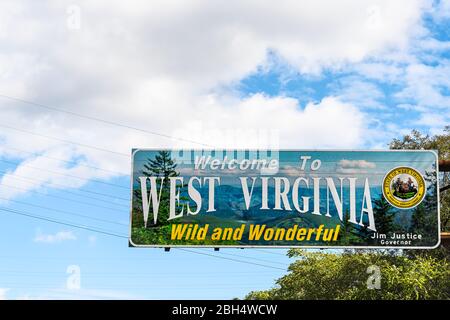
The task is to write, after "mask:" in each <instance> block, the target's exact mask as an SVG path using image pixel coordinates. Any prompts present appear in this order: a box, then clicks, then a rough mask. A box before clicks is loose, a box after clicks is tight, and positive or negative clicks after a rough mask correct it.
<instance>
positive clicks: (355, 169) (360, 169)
mask: <svg viewBox="0 0 450 320" xmlns="http://www.w3.org/2000/svg"><path fill="white" fill-rule="evenodd" d="M376 166H377V165H376V163H374V162H370V161H367V160H349V159H342V160H340V161H339V162H338V164H337V168H336V172H338V173H343V174H358V173H359V174H361V173H366V172H367V169H375V168H376Z"/></svg>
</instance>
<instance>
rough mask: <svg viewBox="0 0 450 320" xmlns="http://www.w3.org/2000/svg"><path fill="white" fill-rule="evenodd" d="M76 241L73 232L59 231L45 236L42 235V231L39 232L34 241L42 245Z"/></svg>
mask: <svg viewBox="0 0 450 320" xmlns="http://www.w3.org/2000/svg"><path fill="white" fill-rule="evenodd" d="M76 239H77V237H76V236H75V234H74V233H73V232H72V231H59V232H57V233H55V234H44V233H41V231H38V233H37V234H36V236H35V237H34V240H33V241H34V242H41V243H59V242H63V241H68V240H76Z"/></svg>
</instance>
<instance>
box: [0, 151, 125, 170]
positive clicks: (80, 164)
mask: <svg viewBox="0 0 450 320" xmlns="http://www.w3.org/2000/svg"><path fill="white" fill-rule="evenodd" d="M8 149H11V150H16V151H19V152H23V153H27V154H30V155H33V156H36V155H38V156H39V157H42V158H46V159H51V160H55V161H60V162H64V163H67V164H69V165H78V166H80V167H86V168H90V169H95V170H99V171H105V172H110V173H114V174H117V175H126V174H125V173H123V172H120V171H115V170H109V169H105V168H100V167H96V166H91V165H88V164H84V163H79V162H78V161H70V160H65V159H60V158H55V157H50V156H46V155H43V154H36V152H31V151H27V150H23V149H19V148H17V147H11V146H8Z"/></svg>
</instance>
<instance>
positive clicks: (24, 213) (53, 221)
mask: <svg viewBox="0 0 450 320" xmlns="http://www.w3.org/2000/svg"><path fill="white" fill-rule="evenodd" d="M0 211H4V212H8V213H13V214H17V215H21V216H25V217H29V218H33V219H37V220H43V221H48V222H52V223H56V224H61V225H65V226H68V227H73V228H77V229H83V230H87V231H92V232H97V233H101V234H104V235H108V236H113V237H117V238H126V239H128V237H127V236H124V235H120V234H116V233H113V232H110V231H103V230H100V229H95V228H93V227H91V226H83V225H78V224H73V223H69V222H64V221H60V220H54V219H51V218H48V217H43V216H38V215H34V214H31V213H28V212H23V211H18V210H13V209H8V208H5V207H0Z"/></svg>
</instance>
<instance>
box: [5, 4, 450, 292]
mask: <svg viewBox="0 0 450 320" xmlns="http://www.w3.org/2000/svg"><path fill="white" fill-rule="evenodd" d="M449 30H450V1H448V0H445V1H421V0H403V1H402V0H398V1H377V0H373V1H360V0H354V1H350V0H348V1H339V2H338V1H314V3H312V2H306V1H304V2H302V1H276V2H264V3H261V2H260V1H214V2H211V1H174V2H170V3H167V1H151V2H150V3H149V2H148V1H138V0H133V1H131V2H130V1H129V2H123V1H121V2H119V1H95V3H94V2H92V1H39V2H36V1H2V2H1V4H0V48H1V49H0V114H1V117H0V159H1V160H2V163H1V164H0V205H2V206H3V207H7V208H19V209H22V207H18V205H19V204H18V202H17V201H22V202H24V201H26V202H28V203H33V204H34V205H36V204H37V205H40V206H41V207H42V206H52V207H53V208H61V207H63V208H65V209H73V210H75V211H77V210H78V211H77V212H79V213H81V214H84V215H87V214H89V212H91V211H89V210H92V208H91V209H88V208H87V207H82V206H81V205H80V204H79V203H78V204H76V203H75V202H67V201H64V200H62V199H60V198H56V197H63V196H65V197H66V198H70V197H72V196H74V195H76V194H79V198H78V200H79V201H91V200H94V201H95V202H96V203H97V207H96V213H97V216H96V217H98V218H101V219H103V218H104V219H110V217H111V214H110V213H109V211H106V210H107V209H106V208H105V207H108V208H110V207H114V209H116V211H119V212H122V211H123V212H126V214H125V213H124V214H123V215H122V216H121V217H120V218H117V219H116V216H114V219H115V220H114V221H115V222H116V223H122V224H123V226H121V227H117V228H118V229H115V230H118V231H123V232H125V233H126V228H127V227H126V224H127V214H128V213H127V202H126V199H127V197H128V196H129V195H128V193H127V190H126V188H127V186H128V184H129V182H128V179H129V171H130V157H129V154H130V150H131V148H133V147H144V148H152V147H169V148H170V147H181V146H182V147H202V146H204V145H209V146H215V147H230V148H231V147H232V148H244V147H253V148H254V147H271V146H279V147H282V148H328V149H330V148H346V149H349V148H357V149H358V148H359V149H385V148H386V147H387V143H388V142H389V141H390V140H391V139H392V138H394V137H400V136H401V135H403V134H405V133H408V132H410V130H411V129H413V128H416V129H420V130H421V131H423V132H427V133H430V134H435V133H439V132H441V131H442V129H443V128H444V126H445V125H448V124H449V123H450V77H449V75H450V60H449V59H450V55H449V52H450V51H449V49H450V41H449V38H450V34H449V33H450V31H449ZM23 100H24V101H23ZM33 103H34V104H33ZM39 105H40V106H39ZM56 109H58V110H62V111H63V112H61V111H58V110H56ZM94 118H95V119H94ZM96 119H97V120H96ZM98 119H100V120H103V121H99V120H98ZM117 124H120V125H117ZM40 169H41V170H40ZM118 185H120V186H121V187H117V186H118ZM86 190H87V191H88V192H86ZM67 191H69V192H72V194H68V193H65V192H67ZM92 192H97V193H103V194H108V195H110V196H109V197H107V196H100V195H98V194H97V195H96V196H95V197H97V200H96V199H90V198H87V197H88V196H90V197H93V194H94V193H92ZM81 195H84V197H82V196H81ZM51 196H53V198H50V197H51ZM51 199H53V200H51ZM86 199H89V200H86ZM98 199H102V200H103V201H102V200H98ZM13 201H16V202H13ZM79 206H80V207H79ZM100 206H103V208H102V209H101V207H100ZM28 209H29V210H31V212H33V213H41V211H40V209H39V210H38V209H37V208H36V207H33V208H31V209H30V208H28ZM42 213H43V215H45V214H47V216H49V217H59V216H58V215H57V214H56V213H55V212H54V213H53V216H52V215H51V213H49V212H42ZM1 219H2V220H1V221H2V226H1V229H2V230H3V231H4V232H3V233H2V235H1V237H2V239H3V244H2V245H1V246H0V255H3V256H2V257H7V256H14V255H18V257H19V258H17V259H12V258H11V259H12V261H14V262H17V263H20V262H22V263H23V264H26V261H28V260H26V256H27V255H28V253H30V252H34V253H35V258H36V259H37V260H38V261H39V259H40V258H42V257H41V256H40V254H39V252H41V251H42V252H41V253H45V254H48V255H49V256H46V257H47V258H44V260H45V259H47V260H45V261H47V262H48V261H52V260H51V259H52V258H54V259H60V260H58V261H59V263H60V264H61V268H60V269H58V270H59V271H61V270H62V271H61V272H62V274H63V276H64V274H65V271H66V270H65V265H66V264H67V263H66V262H67V261H66V260H64V259H63V258H62V257H63V256H64V254H66V253H67V252H72V253H73V254H72V255H68V254H66V256H67V257H66V256H64V257H66V258H72V257H74V256H77V254H80V255H82V254H84V253H86V252H87V251H89V250H90V251H89V252H90V254H92V256H96V255H98V252H99V250H100V251H102V252H105V250H106V251H110V256H111V254H113V253H116V252H115V251H114V248H117V247H118V246H123V245H124V242H123V240H120V239H119V240H115V239H113V240H111V239H110V238H108V237H107V236H103V235H96V236H94V235H92V234H91V233H89V232H87V231H75V230H71V229H67V230H66V229H64V230H62V229H61V228H60V226H50V225H49V224H46V223H44V222H42V221H40V222H39V221H32V219H25V218H24V217H10V215H8V214H5V215H2V217H1ZM77 219H78V220H76V221H78V222H80V223H81V222H82V221H84V220H83V219H82V218H81V217H78V218H77ZM70 221H72V222H73V221H74V218H72V220H70ZM91 222H92V221H91ZM91 224H92V225H96V226H100V227H103V226H104V225H103V224H102V223H101V222H99V221H97V222H96V224H95V223H91ZM19 226H20V227H21V230H20V231H17V232H15V230H17V228H19ZM13 230H14V232H13ZM45 232H48V233H49V234H45ZM11 241H12V243H13V245H11V244H10V245H8V246H7V245H6V244H5V243H6V242H11ZM19 242H20V243H21V244H20V245H19V244H17V243H19ZM54 243H58V244H57V245H58V246H59V247H55V246H52V247H51V250H50V249H49V247H48V246H49V245H50V244H54ZM43 246H44V247H43ZM62 246H66V247H62ZM68 250H73V251H68ZM126 250H129V249H127V248H125V249H124V250H123V252H122V253H121V254H123V255H127V254H129V253H128V252H127V251H126ZM126 252H127V253H126ZM8 254H9V255H8ZM133 254H134V255H136V257H133V258H135V259H136V260H135V262H136V261H137V262H140V261H141V260H139V258H140V256H137V255H142V253H133ZM147 255H149V256H152V257H153V258H154V259H153V260H152V259H150V261H157V262H156V263H157V264H160V265H158V266H159V267H161V268H164V269H167V268H168V267H167V264H168V263H170V261H172V262H173V261H179V259H180V257H182V258H186V257H189V259H191V256H192V254H191V255H189V254H188V253H186V252H184V253H173V254H171V256H170V257H168V255H167V254H165V255H164V254H161V253H148V252H147ZM260 255H262V254H261V253H258V254H257V253H255V257H254V258H256V259H267V257H266V256H264V255H262V256H263V257H261V256H260ZM198 256H199V257H200V255H198ZM80 257H81V256H80ZM203 258H204V259H205V260H204V261H203V260H201V259H203ZM269 258H277V259H278V260H279V261H278V260H277V261H278V263H286V262H287V260H286V259H284V257H282V256H279V255H278V256H277V255H274V254H272V255H269ZM0 259H2V258H0ZM4 259H6V258H4ZM48 259H50V260H48ZM80 259H81V260H82V258H80ZM123 259H124V260H126V257H125V256H123ZM177 259H178V260H177ZM196 259H197V260H195V259H193V258H192V263H191V264H188V265H187V268H189V267H192V268H197V267H198V265H199V264H198V263H197V262H199V263H200V264H202V265H205V266H212V267H214V268H218V265H217V264H213V265H210V263H213V262H210V260H214V259H213V258H212V257H201V258H196ZM199 259H200V260H199ZM283 259H284V260H283ZM169 260H170V261H169ZM269 260H272V259H269ZM4 261H6V260H4ZM89 261H90V260H89ZM130 261H132V259H130ZM255 261H256V260H255ZM90 262H91V261H90ZM219 262H220V261H219ZM11 263H12V262H11ZM102 263H104V261H103V260H102ZM205 263H206V264H205ZM5 266H7V267H8V266H9V267H10V269H13V270H16V269H18V268H19V267H20V266H17V265H13V264H11V265H8V264H5ZM91 266H92V265H91ZM102 266H104V265H101V266H100V263H98V265H94V267H93V268H94V269H95V268H96V267H98V268H99V270H100V269H101V267H102ZM132 266H133V268H134V267H135V264H133V265H132ZM132 266H130V265H125V266H123V267H122V270H123V269H124V268H125V269H126V272H129V273H133V274H134V273H135V272H136V271H135V270H134V269H130V268H131V267H132ZM158 266H156V268H157V267H158ZM227 266H228V264H227ZM284 267H285V266H284ZM25 269H27V267H26V266H25ZM48 269H49V268H48V264H45V263H43V264H42V265H41V271H40V272H42V273H45V272H47V271H46V270H48ZM5 270H6V269H5ZM52 270H53V269H52ZM217 270H220V268H219V269H217ZM236 270H238V271H236V272H247V271H245V270H244V271H242V270H241V267H240V266H239V264H238V266H237V269H236ZM250 270H252V269H250ZM272 271H273V272H272ZM272 271H271V272H272V273H270V274H271V277H272V278H273V277H276V276H277V275H279V274H282V271H281V270H278V271H276V270H272ZM98 272H100V271H98ZM118 272H119V271H118ZM142 272H143V271H141V273H142ZM277 272H278V273H277ZM0 274H2V273H1V272H0ZM3 276H4V277H3V280H5V279H6V281H3V282H6V283H9V284H10V285H9V286H8V285H2V281H1V280H2V278H0V288H4V289H0V297H4V296H8V297H12V298H15V297H31V298H32V297H36V296H38V297H45V296H48V295H49V292H50V291H48V288H47V289H46V291H42V290H44V289H42V290H41V291H39V290H37V289H36V290H35V291H33V292H31V291H30V290H29V289H30V288H31V287H32V286H31V285H29V286H27V285H26V283H25V284H23V288H22V289H23V290H22V289H20V286H18V285H17V282H16V281H15V280H14V278H10V277H9V276H7V273H5V272H4V273H3ZM49 277H50V279H54V278H52V277H51V276H49ZM272 278H270V277H262V278H261V279H264V280H261V281H260V280H258V284H261V286H262V287H268V286H270V284H271V279H272ZM11 279H12V280H11ZM96 279H97V278H96ZM233 279H234V280H233ZM7 280H10V281H7ZM58 281H60V279H59V280H58ZM61 281H62V280H61ZM61 281H60V282H61ZM105 281H106V280H105ZM124 281H125V280H124ZM149 281H150V280H149ZM233 281H235V282H233ZM236 281H237V280H236V279H235V278H230V279H229V281H227V283H228V282H229V283H240V282H236ZM60 282H58V283H60ZM63 282H64V281H63ZM63 282H62V283H63ZM119 282H120V281H119V280H116V281H109V285H112V289H114V290H116V289H117V288H116V287H115V286H114V285H115V284H119ZM191 282H192V283H187V284H186V286H187V287H189V286H192V285H193V284H195V285H196V286H197V288H200V289H201V288H202V287H201V284H202V283H203V282H202V280H201V279H200V277H198V278H195V279H192V281H191ZM27 283H28V282H27ZM46 283H49V284H48V286H49V287H51V288H53V287H52V286H53V283H52V282H51V281H50V280H49V281H48V282H46ZM124 283H126V281H125V282H124ZM149 283H153V282H151V281H150V282H149ZM35 285H37V284H35ZM95 285H97V284H96V283H94V284H93V289H91V292H83V294H85V295H86V296H89V295H91V296H95V297H97V296H99V295H100V296H102V295H101V294H99V290H98V289H97V287H95ZM102 285H103V287H105V285H104V283H101V285H100V287H102ZM205 285H206V284H205ZM55 287H57V286H55ZM118 287H119V286H118ZM149 287H151V286H150V285H149ZM219 287H220V286H219ZM250 287H252V286H250ZM14 288H16V289H14ZM152 288H153V287H152ZM239 288H240V289H239V290H238V289H236V288H233V289H230V290H216V291H214V290H213V291H214V292H215V293H217V295H210V294H208V291H205V290H200V289H199V290H197V291H196V292H197V294H198V295H197V297H209V296H211V297H224V298H226V297H233V296H239V295H240V296H242V295H243V294H245V292H247V291H248V290H247V288H241V287H239ZM252 288H256V287H255V286H253V287H252ZM6 289H8V290H6ZM52 290H53V289H52ZM55 290H56V289H55ZM58 290H59V289H58ZM58 290H56V291H51V292H52V293H53V296H55V295H56V296H59V295H60V294H61V292H60V291H58ZM155 290H156V289H155ZM155 290H154V291H152V292H151V293H149V291H146V290H142V291H138V292H132V293H131V295H133V296H138V297H160V296H158V292H162V291H157V290H156V291H155ZM158 290H159V289H158ZM161 290H162V289H161ZM186 290H187V289H186ZM186 290H185V291H182V290H181V292H184V293H183V294H179V295H178V296H176V297H187V295H186V294H185V293H186V292H187V291H186ZM122 291H123V290H122ZM122 291H120V292H119V294H118V296H119V297H122V296H123V294H124V293H122ZM55 292H56V293H55ZM115 293H116V292H113V293H111V292H109V291H105V290H104V292H103V294H105V295H109V294H115ZM210 293H211V292H210ZM78 294H81V293H80V292H78ZM125 294H130V293H129V292H128V291H127V292H126V293H125ZM164 294H166V295H165V296H164ZM171 294H173V292H171V291H167V292H165V291H164V293H163V294H162V295H161V297H172V295H171ZM174 297H175V296H174Z"/></svg>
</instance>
